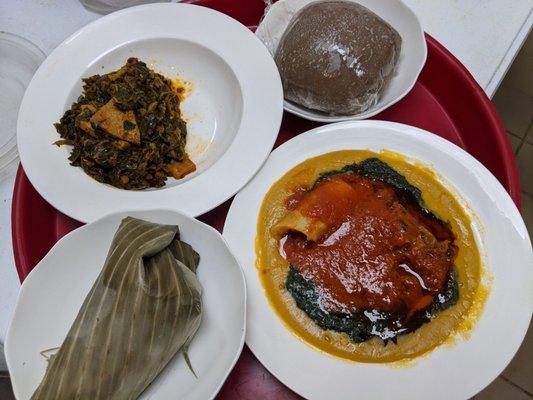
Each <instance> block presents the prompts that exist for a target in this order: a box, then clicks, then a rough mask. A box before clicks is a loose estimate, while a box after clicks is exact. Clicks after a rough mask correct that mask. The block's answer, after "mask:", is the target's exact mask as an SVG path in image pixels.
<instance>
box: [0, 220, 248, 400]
mask: <svg viewBox="0 0 533 400" xmlns="http://www.w3.org/2000/svg"><path fill="white" fill-rule="evenodd" d="M126 216H133V217H137V218H141V219H145V220H147V221H152V222H157V223H164V224H176V225H179V228H180V235H181V238H182V239H183V240H184V241H185V242H187V243H189V244H190V245H191V246H192V247H193V248H194V249H195V250H196V251H197V252H198V253H199V254H200V265H199V266H198V272H197V273H198V279H199V280H200V283H201V284H202V288H203V292H202V301H203V315H202V322H201V324H200V328H199V329H198V332H197V333H196V336H195V337H194V339H193V340H192V342H191V347H190V350H189V356H190V359H191V362H192V364H193V366H194V369H195V372H196V374H197V375H198V379H197V378H195V377H194V376H193V374H192V373H191V371H190V370H189V369H188V368H187V365H186V364H185V361H184V359H183V354H182V353H181V352H178V353H177V354H176V356H175V357H174V358H173V359H172V360H171V361H170V362H169V364H168V365H167V366H166V367H165V369H164V370H163V371H162V372H161V374H160V375H159V376H158V377H157V378H156V380H155V381H154V382H152V384H151V385H150V386H149V387H148V389H147V390H146V391H145V392H144V393H143V395H142V396H141V399H188V400H194V399H197V400H206V399H212V398H213V397H214V396H215V395H216V393H217V392H218V391H219V389H220V387H221V386H222V384H223V383H224V380H225V379H226V377H227V376H228V374H229V372H230V371H231V369H232V368H233V366H234V365H235V363H236V361H237V359H238V357H239V355H240V353H241V350H242V347H243V344H244V331H245V317H246V315H245V314H246V288H245V283H244V276H243V273H242V269H241V268H240V266H239V264H238V262H237V261H236V260H235V257H234V256H233V255H232V254H231V252H230V250H229V249H228V246H227V245H226V242H225V241H224V239H223V238H222V236H221V235H220V233H218V232H217V231H216V230H214V229H213V228H211V227H210V226H208V225H206V224H204V223H202V222H199V221H197V220H195V219H192V218H191V217H187V216H185V215H183V214H179V213H177V212H175V211H165V210H155V211H142V212H122V213H118V214H112V215H109V216H107V217H104V218H102V219H100V220H98V221H95V222H93V223H91V224H88V225H85V226H83V227H81V228H79V229H76V230H75V231H73V232H71V233H70V234H68V235H67V236H65V237H64V238H62V239H61V240H60V241H58V242H57V243H56V244H55V245H54V247H52V249H51V250H50V252H49V253H48V254H47V255H46V256H45V257H44V258H43V259H42V260H41V262H40V263H39V264H38V265H37V266H36V267H35V269H33V270H32V272H31V273H30V274H29V275H28V277H27V278H26V280H25V281H24V283H23V284H22V288H21V291H20V295H19V298H18V301H17V306H16V308H15V314H14V316H13V320H12V322H11V325H10V327H9V330H8V332H7V337H6V342H5V353H6V360H7V365H8V368H9V373H10V375H11V382H12V384H13V391H14V392H15V396H16V398H17V399H18V400H25V399H29V398H30V397H31V395H32V394H33V392H34V391H35V389H36V388H37V386H38V385H39V383H40V382H41V380H42V378H43V376H44V373H45V370H46V366H47V362H46V360H45V358H44V357H43V356H42V355H41V354H39V353H40V352H41V351H43V350H46V349H50V348H54V347H57V346H60V345H61V343H62V342H63V339H64V338H65V335H66V334H67V332H68V330H69V329H70V327H71V325H72V323H73V322H74V319H75V318H76V315H77V314H78V311H79V310H80V308H81V305H82V303H83V301H84V299H85V297H86V295H87V293H88V292H89V290H90V289H91V287H92V286H93V284H94V282H95V280H96V278H97V277H98V274H99V273H100V271H101V269H102V266H103V265H104V261H105V259H106V256H107V252H108V250H109V246H110V244H111V241H112V239H113V236H114V234H115V232H116V230H117V228H118V226H119V224H120V221H121V220H122V219H123V218H124V217H126Z"/></svg>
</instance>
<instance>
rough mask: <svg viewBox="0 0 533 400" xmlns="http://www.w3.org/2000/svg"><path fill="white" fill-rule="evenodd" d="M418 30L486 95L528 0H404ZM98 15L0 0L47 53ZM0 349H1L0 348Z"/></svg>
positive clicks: (1, 185) (67, 0) (69, 1)
mask: <svg viewBox="0 0 533 400" xmlns="http://www.w3.org/2000/svg"><path fill="white" fill-rule="evenodd" d="M404 2H405V3H407V4H408V5H409V6H410V7H411V8H412V9H413V10H414V11H415V12H416V13H417V14H418V16H419V17H420V19H421V21H422V26H423V27H424V29H425V30H426V31H427V32H428V33H429V34H431V35H432V36H433V37H435V38H436V39H437V40H438V41H440V42H441V43H442V44H443V45H444V46H446V47H447V48H448V49H449V50H450V51H451V52H452V53H453V54H454V55H455V56H456V57H457V58H459V60H460V61H461V62H462V63H463V64H464V65H465V66H466V67H467V68H468V69H469V71H470V72H471V73H472V75H473V76H474V78H475V79H476V80H477V82H478V83H479V84H480V85H481V86H482V87H483V88H484V89H485V91H486V92H487V94H488V95H489V96H490V97H492V95H493V94H494V92H495V91H496V89H497V88H498V85H499V83H500V81H501V80H502V78H503V77H504V76H505V73H506V71H507V69H508V67H509V66H510V64H511V63H512V61H513V59H514V57H515V55H516V53H517V52H518V50H519V49H520V47H521V45H522V43H523V42H524V40H525V38H526V37H527V34H528V32H529V31H530V29H531V26H532V25H533V0H404ZM98 17H99V15H98V14H96V13H93V12H89V11H87V10H86V9H84V8H83V7H82V6H81V4H80V3H79V2H78V1H76V0H0V30H2V31H7V32H11V33H16V34H18V35H20V36H22V37H25V38H26V39H29V40H30V41H32V42H33V43H34V44H36V45H37V46H39V47H40V48H41V49H42V50H43V51H44V52H45V53H46V54H49V53H50V52H51V51H52V50H53V49H54V48H55V47H56V46H57V45H59V44H60V43H61V42H62V41H63V40H64V39H66V38H67V37H68V36H69V35H71V34H72V33H74V32H75V31H76V30H77V29H79V28H81V27H82V26H84V25H85V24H87V23H89V22H91V21H93V20H94V19H96V18H98ZM13 183H14V176H11V177H10V178H7V179H4V180H3V181H0V343H1V342H2V341H3V339H4V337H5V333H6V331H7V327H8V324H9V321H10V319H11V315H12V313H13V309H14V306H15V302H16V297H17V293H18V291H19V288H20V283H19V280H18V276H17V273H16V270H15V266H14V260H13V249H12V243H11V220H10V218H11V198H12V191H13ZM0 350H1V349H0ZM3 367H5V364H4V360H3V352H1V351H0V370H2V369H5V368H3Z"/></svg>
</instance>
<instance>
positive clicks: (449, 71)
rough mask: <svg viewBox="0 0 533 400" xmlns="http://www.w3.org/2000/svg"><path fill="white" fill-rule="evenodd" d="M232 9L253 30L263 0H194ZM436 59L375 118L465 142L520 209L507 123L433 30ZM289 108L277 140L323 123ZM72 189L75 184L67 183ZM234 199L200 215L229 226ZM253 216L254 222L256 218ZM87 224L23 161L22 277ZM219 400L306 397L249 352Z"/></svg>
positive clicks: (18, 210) (19, 199) (18, 201)
mask: <svg viewBox="0 0 533 400" xmlns="http://www.w3.org/2000/svg"><path fill="white" fill-rule="evenodd" d="M188 2H189V3H195V4H201V5H204V6H206V7H210V8H213V9H216V10H219V11H221V12H223V13H226V14H228V15H230V16H232V17H233V18H235V19H237V20H239V21H240V22H242V23H243V24H245V25H247V26H249V27H250V28H251V29H253V28H254V27H255V26H256V25H257V24H258V22H259V20H260V18H261V16H262V15H263V11H264V7H265V6H264V3H263V2H262V1H261V0H190V1H188ZM426 40H427V44H428V58H427V62H426V65H425V67H424V69H423V71H422V73H421V75H420V77H419V79H418V82H417V83H416V85H415V87H414V88H413V90H412V91H411V92H410V93H409V94H408V95H407V96H406V97H405V98H404V99H403V100H402V101H400V102H398V103H397V104H395V105H394V106H392V107H390V108H389V109H387V110H385V111H384V112H382V113H380V114H379V115H377V116H376V117H374V119H381V120H389V121H396V122H402V123H405V124H409V125H413V126H416V127H419V128H422V129H426V130H428V131H431V132H434V133H436V134H438V135H439V136H442V137H443V138H446V139H448V140H449V141H451V142H453V143H455V144H457V145H459V146H461V147H462V148H464V149H466V150H467V151H468V152H470V153H471V154H472V155H473V156H474V157H476V158H477V159H478V160H479V161H481V162H482V163H483V164H484V165H485V166H486V167H487V168H488V169H489V170H490V171H491V172H492V173H493V174H494V175H495V176H496V177H497V178H498V179H499V180H500V182H501V183H502V185H503V186H504V187H505V188H506V189H507V191H508V192H509V194H510V195H511V197H512V199H513V200H514V202H515V204H516V205H517V207H518V208H520V205H521V199H520V185H519V181H518V172H517V169H516V164H515V159H514V155H513V152H512V149H511V145H510V143H509V141H508V139H507V135H506V133H505V130H504V128H503V125H502V123H501V121H500V119H499V117H498V114H497V113H496V110H495V109H494V106H493V105H492V103H491V102H490V100H489V99H488V98H487V96H486V95H485V93H484V92H483V90H482V89H481V88H480V87H479V85H478V84H477V83H476V82H475V81H474V79H473V78H472V76H471V75H470V73H469V72H468V71H467V70H466V68H465V67H464V66H463V65H461V63H460V62H459V61H458V60H457V59H456V58H455V57H454V56H453V55H451V54H450V53H449V52H448V51H447V50H446V49H445V48H444V47H443V46H441V45H440V44H439V43H438V42H437V41H436V40H435V39H433V38H432V37H430V36H429V35H426ZM318 125H319V124H318V123H315V122H311V121H306V120H303V119H301V118H298V117H295V116H294V115H291V114H287V113H285V114H284V116H283V122H282V125H281V130H280V133H279V136H278V140H277V142H276V146H278V145H280V144H281V143H283V142H285V141H287V140H289V139H290V138H292V137H294V136H296V135H298V134H299V133H301V132H304V131H307V130H309V129H311V128H314V127H316V126H318ZM66 189H67V190H68V188H66ZM230 204H231V200H228V201H227V202H226V203H224V204H222V205H221V206H219V207H217V208H216V209H214V210H213V211H211V212H209V213H207V214H204V215H203V216H201V217H200V218H199V219H200V220H202V221H204V222H206V223H208V224H210V225H212V226H214V227H215V228H216V229H218V230H219V231H222V227H223V225H224V220H225V218H226V213H227V210H228V208H229V205H230ZM252 222H253V221H252ZM80 225H81V223H79V222H77V221H75V220H72V219H70V218H68V217H67V216H65V215H63V214H61V213H60V212H58V211H57V210H55V209H54V208H53V207H52V206H50V205H49V204H48V203H47V202H46V201H45V200H44V199H43V198H42V197H41V196H40V195H39V194H38V193H37V192H36V191H35V189H34V188H33V186H32V185H31V184H30V182H29V181H28V178H27V177H26V175H25V173H24V170H23V169H22V167H20V168H19V170H18V173H17V179H16V182H15V190H14V195H13V206H12V229H13V249H14V255H15V262H16V267H17V271H18V274H19V277H20V280H21V281H23V280H24V278H25V277H26V276H27V275H28V273H29V272H30V271H31V270H32V268H33V267H34V266H35V265H36V264H37V263H38V262H39V261H40V260H41V259H42V258H43V257H44V255H45V254H46V253H47V252H48V250H50V248H51V247H52V246H53V245H54V243H55V242H57V241H58V240H59V239H60V238H61V237H62V236H63V235H65V234H66V233H68V232H70V231H71V230H73V229H75V228H77V227H79V226H80ZM217 398H218V399H241V400H247V399H250V400H252V399H254V400H255V399H264V400H273V399H299V398H300V397H299V396H298V395H296V394H295V393H294V392H292V391H291V390H289V389H288V388H287V387H285V386H284V385H283V384H281V383H280V382H279V381H278V380H277V379H276V378H275V377H274V376H272V375H271V374H270V373H269V372H268V371H267V370H266V369H265V368H264V367H263V366H262V365H261V364H260V363H259V361H258V360H257V359H256V358H255V357H254V356H253V355H252V353H251V352H250V350H249V349H248V348H247V347H246V346H245V348H244V351H243V353H242V355H241V357H240V359H239V361H238V363H237V365H236V366H235V368H234V369H233V371H232V373H231V374H230V376H229V378H228V380H227V381H226V383H225V384H224V386H223V388H222V390H221V391H220V393H219V395H218V397H217Z"/></svg>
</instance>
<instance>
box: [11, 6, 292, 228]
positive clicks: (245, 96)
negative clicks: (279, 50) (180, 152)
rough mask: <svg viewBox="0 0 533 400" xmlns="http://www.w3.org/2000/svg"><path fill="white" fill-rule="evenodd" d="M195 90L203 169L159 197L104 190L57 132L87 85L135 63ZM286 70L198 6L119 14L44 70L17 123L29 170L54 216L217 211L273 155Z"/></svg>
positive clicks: (78, 38)
mask: <svg viewBox="0 0 533 400" xmlns="http://www.w3.org/2000/svg"><path fill="white" fill-rule="evenodd" d="M132 56H135V57H137V58H139V59H141V60H144V61H145V62H146V63H147V64H148V66H149V67H151V68H153V69H155V70H156V71H157V72H160V73H162V74H163V75H165V76H167V77H176V76H179V77H180V78H182V79H185V80H187V81H190V82H192V84H193V87H194V89H193V93H192V95H191V96H190V97H189V98H187V100H185V102H184V103H183V108H182V109H183V111H184V115H185V118H186V119H188V120H189V123H188V131H189V135H188V139H187V150H188V152H189V154H190V155H191V158H192V159H193V161H194V162H195V163H196V164H197V167H198V170H197V171H196V172H195V173H193V174H191V175H188V176H187V177H186V178H185V179H182V180H175V179H169V180H168V181H167V184H166V186H165V187H163V188H161V189H155V190H144V191H127V190H121V189H117V188H114V187H112V186H110V185H104V184H101V183H98V182H97V181H95V180H94V179H92V178H91V177H89V176H88V175H86V174H85V173H84V172H83V170H82V169H81V168H74V167H72V166H70V165H69V161H68V160H67V158H68V156H69V154H70V148H69V146H62V147H61V148H58V147H57V146H53V145H52V143H53V142H54V141H56V140H58V139H59V135H58V134H57V132H56V131H55V129H54V127H53V124H54V123H55V122H57V121H58V120H59V118H60V117H61V116H62V115H63V113H64V112H65V110H67V109H68V108H70V105H71V104H72V103H73V102H74V101H76V99H77V98H78V96H79V95H80V94H81V78H83V77H87V76H91V75H93V74H96V73H98V74H101V73H105V72H110V71H113V70H116V69H117V68H119V67H120V66H122V65H123V64H124V63H125V62H126V59H127V58H128V57H132ZM282 101H283V94H282V89H281V81H280V78H279V74H278V70H277V68H276V65H275V64H274V61H273V60H272V57H271V56H270V54H269V53H268V51H267V50H266V49H265V47H264V46H263V44H262V43H261V41H259V40H258V39H257V37H255V35H254V34H253V33H252V32H250V31H249V30H248V29H247V28H246V27H245V26H244V25H242V24H240V23H239V22H237V21H235V20H234V19H232V18H230V17H228V16H227V15H224V14H222V13H219V12H217V11H214V10H211V9H208V8H205V7H199V6H194V5H190V4H150V5H145V6H138V7H133V8H128V9H126V10H123V11H118V12H116V13H113V14H110V15H108V16H106V17H103V18H100V19H98V20H97V21H95V22H93V23H91V24H89V25H87V26H85V27H84V28H82V29H81V30H79V31H78V32H76V33H75V34H74V35H72V36H71V37H70V38H68V39H66V40H65V41H64V42H63V43H62V44H61V45H59V47H57V48H56V49H55V50H54V51H53V52H52V54H51V55H50V56H49V57H48V58H47V59H46V61H45V62H44V63H43V64H42V66H41V67H40V68H39V70H38V71H37V73H36V74H35V76H34V78H33V80H32V81H31V83H30V85H29V87H28V89H27V91H26V94H25V96H24V99H23V102H22V105H21V108H20V113H19V119H18V127H17V130H18V137H17V139H18V147H19V152H20V158H21V161H22V165H23V167H24V170H25V171H26V174H27V175H28V178H29V179H30V181H31V183H32V184H33V186H34V187H35V188H36V189H37V191H38V192H39V193H40V194H41V196H43V197H44V198H45V200H47V201H48V202H49V203H50V204H52V205H53V206H54V207H55V208H57V209H58V210H59V211H61V212H62V213H64V214H67V215H68V216H70V217H72V218H75V219H77V220H79V221H83V222H89V221H93V220H95V219H96V218H99V217H102V216H103V215H106V214H108V213H110V212H116V211H120V210H123V209H137V210H142V209H149V208H172V209H178V210H181V211H183V212H185V213H186V214H189V215H193V216H196V215H199V214H202V213H204V212H207V211H209V210H210V209H212V208H214V207H215V206H217V205H219V204H220V203H222V202H224V201H225V200H226V199H228V198H229V197H231V196H232V195H233V194H235V193H236V192H237V191H238V190H239V189H240V188H241V187H242V186H244V185H245V184H246V182H247V181H248V180H249V179H250V178H251V177H252V176H253V175H254V174H255V172H256V171H257V170H258V169H259V168H260V166H261V165H262V164H263V162H264V160H265V159H266V157H267V156H268V154H269V152H270V150H271V149H272V146H273V144H274V141H275V139H276V136H277V134H278V130H279V126H280V123H281V116H282V112H283V103H282Z"/></svg>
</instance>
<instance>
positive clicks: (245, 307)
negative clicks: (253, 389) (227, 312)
mask: <svg viewBox="0 0 533 400" xmlns="http://www.w3.org/2000/svg"><path fill="white" fill-rule="evenodd" d="M154 213H171V214H175V215H176V216H177V217H178V218H182V219H185V220H187V221H189V222H191V223H192V224H193V225H196V226H198V227H199V229H207V231H209V232H212V233H214V235H215V237H216V238H217V240H219V241H221V243H222V244H223V245H224V247H225V249H226V251H227V252H228V254H229V255H230V256H231V257H232V259H233V261H234V266H235V269H236V270H237V271H238V272H239V276H240V284H239V289H240V291H241V296H242V299H241V301H242V318H243V319H242V326H241V327H240V329H239V330H240V332H241V334H240V339H239V344H238V346H237V352H236V353H235V354H234V356H233V359H232V361H231V363H230V364H229V365H228V366H227V367H226V370H225V372H224V374H223V379H221V380H220V382H218V384H217V386H216V388H215V390H214V391H213V393H212V394H211V396H210V397H209V399H210V400H212V399H214V398H215V397H216V395H217V394H218V392H220V389H221V388H222V386H223V385H224V383H225V382H226V380H227V379H228V376H229V374H230V373H231V371H232V370H233V368H234V367H235V365H236V363H237V361H238V360H239V358H240V356H241V353H242V351H243V348H244V344H245V338H246V330H247V319H248V290H247V285H246V277H245V275H244V271H243V268H242V266H241V264H240V262H239V260H238V259H237V257H236V256H235V254H234V253H233V251H232V249H231V247H230V246H229V244H228V242H227V241H226V238H224V236H222V234H221V233H220V232H219V231H217V230H216V229H215V228H213V227H212V226H211V225H208V224H206V223H204V222H202V221H200V220H198V219H196V218H194V217H192V216H190V215H188V214H185V213H183V212H180V211H176V210H173V209H170V208H154V209H147V210H124V211H118V212H111V213H108V214H106V215H104V216H103V217H101V218H98V219H96V220H94V221H93V222H90V223H87V224H85V225H83V226H80V227H79V228H77V229H74V230H72V231H70V232H69V233H67V234H66V235H65V236H63V237H62V238H60V239H59V240H58V241H57V242H56V243H54V245H53V246H52V248H51V249H50V250H49V251H48V252H47V253H46V255H45V256H44V257H43V258H42V259H41V260H40V261H39V262H38V263H37V265H35V267H34V268H33V269H32V270H31V271H30V272H29V274H28V275H27V276H26V278H25V279H24V281H23V282H22V284H21V287H20V291H19V294H18V296H17V301H16V303H15V308H14V312H13V316H12V318H11V320H10V321H9V325H8V327H7V330H6V337H5V342H4V353H5V358H6V364H7V368H8V371H13V369H14V367H13V363H14V361H13V356H12V354H11V353H12V351H15V350H13V349H12V346H11V340H12V336H13V335H14V333H13V331H12V324H13V321H14V320H15V317H16V316H17V311H18V309H19V308H20V303H22V301H23V300H22V298H23V297H24V296H26V294H25V293H26V292H27V291H28V288H27V286H28V285H29V284H26V282H30V283H31V281H32V275H35V274H34V271H37V270H38V267H39V265H40V264H41V263H46V262H47V259H48V258H50V255H51V254H52V253H53V252H56V251H59V250H58V249H59V247H62V246H64V245H65V242H68V241H70V240H72V237H75V236H77V235H79V234H80V233H82V234H83V232H84V231H85V230H89V229H91V228H92V226H93V225H95V224H100V223H102V222H104V220H108V219H112V218H119V217H120V216H126V215H128V214H134V215H135V216H136V217H138V218H143V217H142V215H143V214H149V215H152V214H154ZM148 219H150V217H148ZM170 362H172V360H171V361H169V363H170ZM167 366H168V364H167V365H165V368H167ZM165 368H164V369H165ZM15 377H16V375H15V376H13V375H12V386H13V393H14V394H15V397H16V398H18V397H17V396H18V395H19V390H18V386H19V385H23V383H17V382H18V381H17V380H16V379H14V378H15Z"/></svg>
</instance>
